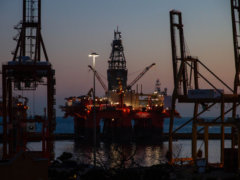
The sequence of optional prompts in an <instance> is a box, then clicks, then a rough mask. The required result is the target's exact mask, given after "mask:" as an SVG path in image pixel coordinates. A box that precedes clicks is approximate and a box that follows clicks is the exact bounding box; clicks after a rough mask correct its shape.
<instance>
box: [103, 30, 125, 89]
mask: <svg viewBox="0 0 240 180" xmlns="http://www.w3.org/2000/svg"><path fill="white" fill-rule="evenodd" d="M127 73H128V71H127V67H126V59H125V55H124V51H123V45H122V39H121V32H119V31H118V29H117V31H114V40H113V42H112V52H111V55H110V60H109V61H108V70H107V77H108V90H109V91H111V90H116V89H118V87H119V82H120V81H121V84H122V88H123V90H125V89H126V88H127Z"/></svg>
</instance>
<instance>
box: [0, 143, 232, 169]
mask: <svg viewBox="0 0 240 180" xmlns="http://www.w3.org/2000/svg"><path fill="white" fill-rule="evenodd" d="M230 146H231V141H230V140H225V148H230ZM197 147H198V148H197V149H199V148H201V150H202V151H203V156H204V143H203V141H202V140H198V142H197ZM28 148H29V149H30V150H35V151H37V150H40V149H41V143H40V142H31V143H29V144H28ZM173 149H174V152H173V155H174V157H190V156H191V140H179V141H176V142H174V143H173ZM167 150H168V142H162V143H161V144H158V145H144V144H124V145H123V144H107V143H100V144H99V146H98V147H97V162H98V163H99V164H101V166H107V167H116V166H117V165H119V164H121V160H122V162H125V163H124V165H125V166H126V167H130V166H132V163H133V162H136V163H137V164H134V166H136V165H140V166H151V165H155V164H159V163H162V162H166V159H165V155H166V152H167ZM63 152H70V153H73V154H74V159H76V160H78V161H79V162H81V163H88V164H92V162H93V147H92V146H90V145H86V144H76V143H74V141H69V140H64V141H55V143H54V153H55V158H57V157H59V156H60V155H61V154H62V153H63ZM1 154H2V144H0V155H1ZM208 154H209V162H211V163H216V162H220V140H209V153H208ZM131 157H132V158H131ZM124 160H125V161H124Z"/></svg>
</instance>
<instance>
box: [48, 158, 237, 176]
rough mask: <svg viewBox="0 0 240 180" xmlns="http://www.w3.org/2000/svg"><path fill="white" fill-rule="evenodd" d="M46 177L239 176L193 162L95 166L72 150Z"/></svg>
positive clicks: (52, 166)
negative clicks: (80, 159) (81, 160)
mask: <svg viewBox="0 0 240 180" xmlns="http://www.w3.org/2000/svg"><path fill="white" fill-rule="evenodd" d="M48 176H49V180H68V179H78V180H96V179H98V180H105V179H106V180H111V179H114V180H122V179H124V180H133V179H140V180H155V179H156V180H157V179H158V180H159V179H189V180H190V179H209V180H210V179H211V180H214V179H216V180H222V179H226V180H227V179H240V173H238V172H237V171H235V172H227V171H225V170H224V169H223V168H216V167H212V166H209V167H207V168H206V169H205V172H204V173H199V172H198V168H197V167H196V166H195V165H175V166H172V165H169V164H167V163H163V164H159V165H154V166H151V167H128V168H125V167H124V166H122V167H121V166H119V167H117V168H106V167H104V165H100V167H97V168H94V167H93V166H91V165H83V164H78V163H77V161H74V160H71V154H64V155H62V156H61V157H59V158H58V160H57V161H55V162H54V163H53V164H52V165H51V166H50V167H49V172H48Z"/></svg>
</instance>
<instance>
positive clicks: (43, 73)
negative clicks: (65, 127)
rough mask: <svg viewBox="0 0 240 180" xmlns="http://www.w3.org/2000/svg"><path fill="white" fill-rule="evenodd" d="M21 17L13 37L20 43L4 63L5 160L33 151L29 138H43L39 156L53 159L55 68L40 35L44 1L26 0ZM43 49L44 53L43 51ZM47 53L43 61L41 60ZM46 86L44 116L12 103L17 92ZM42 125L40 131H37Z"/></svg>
mask: <svg viewBox="0 0 240 180" xmlns="http://www.w3.org/2000/svg"><path fill="white" fill-rule="evenodd" d="M22 16H23V17H22V20H21V21H20V23H19V24H18V25H17V26H16V27H15V29H17V30H18V31H19V34H18V35H17V36H16V37H14V40H16V41H17V46H16V49H15V51H14V52H13V59H12V61H9V62H7V63H6V64H3V65H2V95H3V159H10V158H12V157H13V156H15V155H16V154H17V153H18V152H22V151H31V150H29V149H28V148H27V143H28V142H29V141H33V140H34V141H36V140H37V141H41V143H42V147H41V150H40V151H37V152H36V151H34V152H33V153H34V154H37V157H41V158H48V159H49V160H50V159H51V158H53V154H52V153H53V131H54V130H55V126H56V122H55V118H56V116H55V109H54V105H55V98H54V96H55V77H54V75H55V71H54V69H53V68H52V65H51V63H50V62H49V58H48V55H47V51H46V48H45V45H44V42H43V38H42V34H41V0H23V14H22ZM42 52H43V53H42ZM42 54H43V55H44V58H45V59H44V61H43V59H42ZM39 86H46V88H47V94H46V95H41V94H40V96H43V97H46V98H47V105H46V109H45V116H34V117H31V118H29V117H28V116H27V113H26V110H27V109H28V107H27V106H24V109H22V108H21V107H22V106H21V104H17V106H16V107H15V104H14V102H13V96H14V93H15V92H16V93H22V92H24V91H36V90H37V88H38V87H39ZM37 123H38V124H40V127H41V131H40V132H36V131H35V128H34V127H35V125H36V124H37Z"/></svg>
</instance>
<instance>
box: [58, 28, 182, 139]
mask: <svg viewBox="0 0 240 180" xmlns="http://www.w3.org/2000/svg"><path fill="white" fill-rule="evenodd" d="M111 46H112V51H111V53H110V57H109V60H108V70H107V80H108V88H107V86H106V85H105V83H104V82H103V80H102V78H101V77H100V75H99V73H98V72H97V71H96V70H95V69H94V68H93V67H91V66H89V68H90V70H92V71H93V72H94V74H95V76H96V78H97V79H98V81H99V82H100V84H101V85H102V87H103V89H104V91H105V96H104V97H95V108H96V109H95V117H96V133H97V140H106V141H127V142H131V141H135V142H137V141H139V142H143V140H146V141H149V140H160V139H161V138H162V133H163V122H164V118H166V117H169V116H170V111H171V109H170V108H169V107H170V104H169V101H171V97H170V96H167V89H166V88H165V89H164V91H161V89H160V81H159V80H157V81H156V87H155V91H154V92H153V93H151V94H144V93H143V92H142V86H141V90H140V92H138V86H137V90H136V91H135V90H133V89H132V87H133V85H135V84H136V82H137V81H138V80H139V79H141V77H143V75H144V74H145V73H146V72H147V71H149V70H150V69H151V68H152V67H153V66H155V63H152V64H151V65H149V66H147V67H145V68H144V70H143V71H142V72H141V73H140V74H139V75H138V76H137V77H136V78H135V79H134V80H133V81H132V82H130V83H129V84H127V78H128V70H127V66H126V58H125V55H124V48H123V45H122V37H121V32H120V31H119V30H118V28H117V30H116V31H114V39H113V42H112V44H111ZM92 94H93V89H92V88H91V89H90V90H89V92H88V93H87V95H83V96H79V97H69V98H66V103H65V105H64V106H60V108H61V109H62V111H64V112H65V117H68V116H71V117H74V131H75V138H76V139H78V140H80V139H84V140H89V139H92V138H93V135H94V133H93V132H94V127H95V126H94V120H93V119H94V107H93V106H94V105H93V104H94V102H93V96H92ZM167 105H168V106H167ZM175 115H176V116H179V114H178V113H177V112H175ZM158 142H159V141H158Z"/></svg>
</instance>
